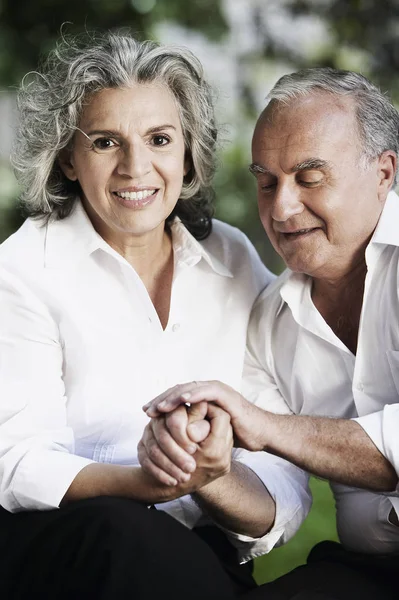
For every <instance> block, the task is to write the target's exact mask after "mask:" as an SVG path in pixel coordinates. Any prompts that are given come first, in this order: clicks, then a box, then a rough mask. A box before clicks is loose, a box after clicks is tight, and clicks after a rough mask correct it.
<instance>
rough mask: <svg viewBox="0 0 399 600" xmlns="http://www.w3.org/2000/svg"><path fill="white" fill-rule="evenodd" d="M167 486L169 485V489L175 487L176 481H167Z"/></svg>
mask: <svg viewBox="0 0 399 600" xmlns="http://www.w3.org/2000/svg"><path fill="white" fill-rule="evenodd" d="M168 485H170V486H171V487H174V486H175V485H177V481H176V479H169V481H168Z"/></svg>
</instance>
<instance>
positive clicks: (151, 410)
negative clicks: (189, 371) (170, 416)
mask: <svg viewBox="0 0 399 600" xmlns="http://www.w3.org/2000/svg"><path fill="white" fill-rule="evenodd" d="M205 383H206V382H205ZM201 385H202V382H197V381H191V382H190V383H185V384H180V385H176V386H174V387H173V388H170V389H169V390H166V392H164V393H163V394H161V395H160V396H157V397H156V398H154V400H152V401H151V402H149V403H147V404H146V405H145V406H144V407H143V410H144V411H145V412H146V413H147V415H148V416H149V417H157V416H159V414H160V413H161V412H162V413H164V412H170V411H171V410H174V409H175V408H176V407H177V406H179V405H180V404H185V403H186V402H187V400H186V399H185V398H184V396H182V394H183V395H184V394H189V393H191V391H192V390H195V389H196V388H197V387H200V386H201ZM166 400H167V401H168V404H170V406H169V408H168V410H160V408H159V407H160V405H163V403H164V402H165V401H166Z"/></svg>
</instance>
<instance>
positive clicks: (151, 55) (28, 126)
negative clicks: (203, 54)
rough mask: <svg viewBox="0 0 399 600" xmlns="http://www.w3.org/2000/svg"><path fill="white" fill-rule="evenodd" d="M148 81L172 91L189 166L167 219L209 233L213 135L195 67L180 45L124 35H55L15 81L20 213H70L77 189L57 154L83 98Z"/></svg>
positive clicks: (207, 92) (200, 234) (206, 90)
mask: <svg viewBox="0 0 399 600" xmlns="http://www.w3.org/2000/svg"><path fill="white" fill-rule="evenodd" d="M148 82H160V83H162V84H163V85H165V86H167V87H168V89H169V90H170V91H171V93H172V94H173V96H174V98H175V100H176V104H177V107H178V110H179V115H180V119H181V124H182V130H183V135H184V141H185V147H186V158H188V159H189V161H190V162H191V168H190V170H189V173H188V174H187V175H186V177H185V178H184V182H183V187H182V192H181V195H180V198H179V200H178V202H177V205H176V207H175V210H174V211H173V213H172V214H171V215H170V217H169V218H168V220H167V222H168V223H170V222H171V221H172V220H173V219H174V217H175V215H177V216H179V217H180V218H181V220H182V221H183V223H184V224H185V225H186V226H187V228H188V229H189V230H190V231H191V233H193V235H195V237H197V239H203V238H205V237H206V236H207V235H209V233H210V230H211V217H212V214H213V204H212V201H213V190H212V187H211V180H212V177H213V175H214V171H215V151H216V138H217V131H216V127H215V121H214V108H213V98H212V92H211V89H210V87H209V85H208V84H207V82H206V81H205V80H204V76H203V69H202V66H201V64H200V62H199V61H198V59H197V58H196V57H195V56H194V55H193V54H192V53H191V52H190V51H189V50H187V49H185V48H176V47H173V46H169V47H168V46H163V45H160V44H158V43H156V42H153V41H145V42H140V41H137V40H136V39H134V38H133V37H132V36H131V35H129V34H126V33H115V32H113V33H112V32H108V33H103V34H84V35H83V36H78V37H74V38H72V37H62V39H61V40H60V42H59V43H58V44H57V46H56V48H55V49H54V50H53V51H51V52H50V54H49V56H48V58H47V60H46V61H45V62H44V64H43V66H42V68H41V69H40V71H38V72H33V73H28V75H27V76H26V77H25V78H24V80H23V81H22V84H21V88H20V91H19V94H18V108H19V114H20V121H19V130H18V133H17V136H16V142H15V145H14V150H13V153H12V164H13V166H14V170H15V173H16V176H17V178H18V180H19V182H20V184H21V187H22V195H21V203H22V207H23V209H24V212H25V214H26V215H27V216H31V217H46V216H47V217H48V216H50V215H54V216H55V217H57V218H60V219H62V218H64V217H66V216H67V215H69V214H70V212H71V210H72V208H73V206H74V203H75V201H76V197H77V195H78V193H79V191H80V187H79V184H77V183H76V182H71V181H69V180H68V179H67V178H66V177H65V175H64V174H63V172H62V170H61V168H60V166H59V164H58V156H59V153H60V152H61V150H63V149H64V148H66V147H68V145H70V143H71V141H72V138H73V136H74V133H75V131H76V128H78V126H79V120H80V116H81V113H82V109H83V107H84V104H85V103H86V102H87V99H88V97H89V96H90V95H91V94H95V93H96V92H98V91H100V90H102V89H107V88H120V87H129V86H131V85H132V84H135V83H148Z"/></svg>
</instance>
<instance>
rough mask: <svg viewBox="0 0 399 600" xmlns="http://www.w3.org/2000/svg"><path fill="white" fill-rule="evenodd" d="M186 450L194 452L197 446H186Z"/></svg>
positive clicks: (190, 452)
mask: <svg viewBox="0 0 399 600" xmlns="http://www.w3.org/2000/svg"><path fill="white" fill-rule="evenodd" d="M187 452H188V453H189V454H195V453H196V452H197V446H188V447H187Z"/></svg>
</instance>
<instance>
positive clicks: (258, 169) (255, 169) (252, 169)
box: [248, 163, 272, 175]
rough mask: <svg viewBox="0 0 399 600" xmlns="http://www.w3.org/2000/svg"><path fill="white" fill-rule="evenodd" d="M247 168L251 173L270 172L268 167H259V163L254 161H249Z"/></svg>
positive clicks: (269, 173)
mask: <svg viewBox="0 0 399 600" xmlns="http://www.w3.org/2000/svg"><path fill="white" fill-rule="evenodd" d="M248 168H249V171H250V173H252V174H253V175H257V174H258V173H266V174H268V175H271V174H272V172H271V171H269V169H268V168H266V167H261V166H260V165H257V164H256V163H251V164H250V165H249V167H248Z"/></svg>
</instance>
